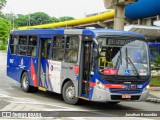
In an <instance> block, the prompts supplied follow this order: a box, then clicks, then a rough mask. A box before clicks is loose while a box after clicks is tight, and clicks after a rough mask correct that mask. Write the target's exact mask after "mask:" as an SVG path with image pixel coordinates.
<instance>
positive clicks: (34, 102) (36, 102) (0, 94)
mask: <svg viewBox="0 0 160 120" xmlns="http://www.w3.org/2000/svg"><path fill="white" fill-rule="evenodd" d="M0 96H3V97H9V98H12V99H16V100H21V101H25V102H24V103H26V102H27V103H29V104H39V105H48V106H52V107H59V108H63V109H69V110H73V111H77V110H78V111H84V110H80V109H75V108H71V107H63V106H60V105H53V104H49V103H43V102H38V101H31V100H26V99H22V98H17V97H12V96H9V95H5V94H2V93H0Z"/></svg>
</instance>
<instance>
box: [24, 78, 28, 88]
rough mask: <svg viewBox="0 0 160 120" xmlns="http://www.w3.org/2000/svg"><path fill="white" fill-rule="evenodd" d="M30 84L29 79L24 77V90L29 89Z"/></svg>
mask: <svg viewBox="0 0 160 120" xmlns="http://www.w3.org/2000/svg"><path fill="white" fill-rule="evenodd" d="M28 84H29V81H28V77H27V76H24V77H23V87H24V88H27V87H28Z"/></svg>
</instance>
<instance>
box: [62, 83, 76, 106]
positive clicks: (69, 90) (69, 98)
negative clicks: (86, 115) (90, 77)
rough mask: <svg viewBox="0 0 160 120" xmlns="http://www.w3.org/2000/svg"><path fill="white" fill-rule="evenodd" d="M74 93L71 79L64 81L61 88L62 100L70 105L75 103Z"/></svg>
mask: <svg viewBox="0 0 160 120" xmlns="http://www.w3.org/2000/svg"><path fill="white" fill-rule="evenodd" d="M75 95H76V91H75V87H74V84H73V83H72V81H68V82H66V83H65V84H64V86H63V89H62V96H63V99H64V101H65V102H66V103H67V104H72V105H74V104H77V103H78V98H76V97H75Z"/></svg>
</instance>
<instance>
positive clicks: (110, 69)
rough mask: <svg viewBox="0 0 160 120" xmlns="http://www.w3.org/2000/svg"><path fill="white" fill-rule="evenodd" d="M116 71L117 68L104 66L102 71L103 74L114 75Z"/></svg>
mask: <svg viewBox="0 0 160 120" xmlns="http://www.w3.org/2000/svg"><path fill="white" fill-rule="evenodd" d="M116 73H117V69H115V68H105V69H104V71H103V74H104V75H115V74H116Z"/></svg>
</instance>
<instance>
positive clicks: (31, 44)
mask: <svg viewBox="0 0 160 120" xmlns="http://www.w3.org/2000/svg"><path fill="white" fill-rule="evenodd" d="M36 49H37V36H29V40H28V51H27V56H32V57H35V56H36Z"/></svg>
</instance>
